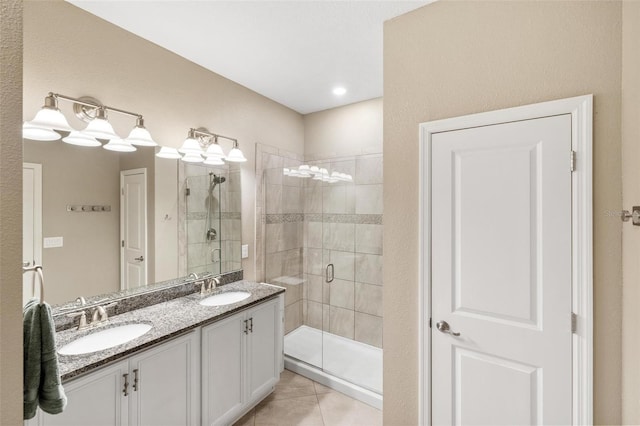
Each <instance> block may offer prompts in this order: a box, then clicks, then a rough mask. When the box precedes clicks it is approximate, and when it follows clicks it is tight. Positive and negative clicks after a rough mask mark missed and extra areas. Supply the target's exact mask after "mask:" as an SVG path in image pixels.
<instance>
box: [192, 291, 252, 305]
mask: <svg viewBox="0 0 640 426" xmlns="http://www.w3.org/2000/svg"><path fill="white" fill-rule="evenodd" d="M249 296H251V293H247V292H246V291H227V292H225V293H219V294H214V295H213V296H209V297H207V298H206V299H202V300H201V301H200V304H201V305H203V306H224V305H230V304H232V303H236V302H240V301H241V300H244V299H246V298H247V297H249Z"/></svg>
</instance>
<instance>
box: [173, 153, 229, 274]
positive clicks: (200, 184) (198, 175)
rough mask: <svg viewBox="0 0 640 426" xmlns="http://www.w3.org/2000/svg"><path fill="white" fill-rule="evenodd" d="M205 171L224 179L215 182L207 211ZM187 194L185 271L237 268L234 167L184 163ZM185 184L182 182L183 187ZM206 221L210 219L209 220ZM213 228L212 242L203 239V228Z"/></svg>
mask: <svg viewBox="0 0 640 426" xmlns="http://www.w3.org/2000/svg"><path fill="white" fill-rule="evenodd" d="M209 172H213V173H215V174H216V175H218V176H222V177H224V178H225V182H223V183H222V184H219V185H216V187H215V189H214V191H213V199H212V200H211V213H210V219H207V215H208V210H209V202H210V200H209V185H210V176H209ZM185 177H186V179H188V187H189V195H188V196H187V195H186V194H185V200H186V248H187V265H186V266H187V271H186V273H187V274H188V273H191V272H196V273H202V272H213V273H215V274H220V273H224V272H229V271H235V270H238V269H240V268H241V249H240V244H241V220H240V203H241V195H240V172H239V170H237V169H233V168H231V169H227V168H226V167H225V168H218V167H204V166H199V165H193V164H188V165H186V166H185ZM186 187H187V183H186V182H185V183H184V188H185V189H186ZM209 220H210V222H209ZM208 226H210V227H212V228H213V229H215V230H216V231H217V237H216V240H215V241H207V239H206V232H207V227H208Z"/></svg>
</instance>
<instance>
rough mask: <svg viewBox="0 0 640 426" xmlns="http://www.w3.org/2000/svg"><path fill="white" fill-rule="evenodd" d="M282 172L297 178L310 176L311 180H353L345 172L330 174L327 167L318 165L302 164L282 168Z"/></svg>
mask: <svg viewBox="0 0 640 426" xmlns="http://www.w3.org/2000/svg"><path fill="white" fill-rule="evenodd" d="M282 173H283V174H284V175H285V176H290V177H299V178H309V177H310V178H311V179H312V180H319V181H322V182H327V183H336V182H353V177H352V176H351V175H350V174H347V173H341V172H338V171H333V172H332V173H331V174H330V173H329V171H328V170H327V169H325V168H324V167H323V168H319V167H318V166H308V165H306V164H303V165H301V166H299V167H298V168H297V169H288V168H284V169H282Z"/></svg>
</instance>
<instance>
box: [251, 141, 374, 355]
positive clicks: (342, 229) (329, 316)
mask: <svg viewBox="0 0 640 426" xmlns="http://www.w3.org/2000/svg"><path fill="white" fill-rule="evenodd" d="M261 150H264V151H262V152H260V151H261ZM258 153H259V154H261V156H262V163H261V166H262V170H263V172H262V178H263V179H264V182H263V185H261V187H262V188H263V190H264V194H262V199H263V200H264V204H263V205H262V206H260V205H259V206H258V210H259V211H260V210H261V211H262V214H260V217H262V223H261V227H259V228H260V229H259V230H258V235H260V234H261V232H262V235H263V238H262V244H264V247H258V250H264V257H263V258H262V259H259V261H261V262H262V264H261V265H262V266H263V267H264V278H265V279H266V281H267V282H270V283H273V284H278V285H282V286H284V287H286V288H287V293H286V300H285V305H286V307H285V332H287V333H288V332H290V331H292V330H294V329H295V328H297V327H299V326H301V325H302V324H306V325H308V326H311V327H314V328H318V329H321V330H325V331H329V332H331V333H333V334H337V335H340V336H343V337H347V338H349V339H355V340H357V341H360V342H364V343H367V344H371V345H374V346H378V347H382V229H383V227H382V154H369V155H360V156H354V157H348V158H338V159H331V160H323V161H311V162H307V163H305V164H309V165H318V166H319V167H324V168H327V169H328V170H329V171H339V172H342V173H348V174H350V175H351V176H353V183H346V182H337V183H326V182H321V181H314V180H312V179H310V178H306V179H302V178H298V177H290V176H285V175H284V174H283V167H288V168H292V167H297V166H299V165H300V164H302V162H301V161H300V160H299V159H297V158H292V157H290V156H288V155H287V153H281V152H278V151H277V150H275V149H271V148H269V147H263V146H262V147H259V152H258ZM259 199H260V198H259ZM260 240H261V239H260V238H259V239H258V241H260ZM259 253H260V252H259ZM258 257H259V258H260V256H258ZM259 263H260V262H259ZM329 263H332V264H333V265H334V271H335V274H334V275H335V279H334V281H333V282H332V283H330V284H328V283H326V282H325V271H326V265H327V264H329ZM261 265H260V264H259V265H258V267H260V266H261Z"/></svg>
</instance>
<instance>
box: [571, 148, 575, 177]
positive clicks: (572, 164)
mask: <svg viewBox="0 0 640 426" xmlns="http://www.w3.org/2000/svg"><path fill="white" fill-rule="evenodd" d="M571 171H572V172H575V171H576V152H575V151H573V150H572V151H571Z"/></svg>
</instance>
